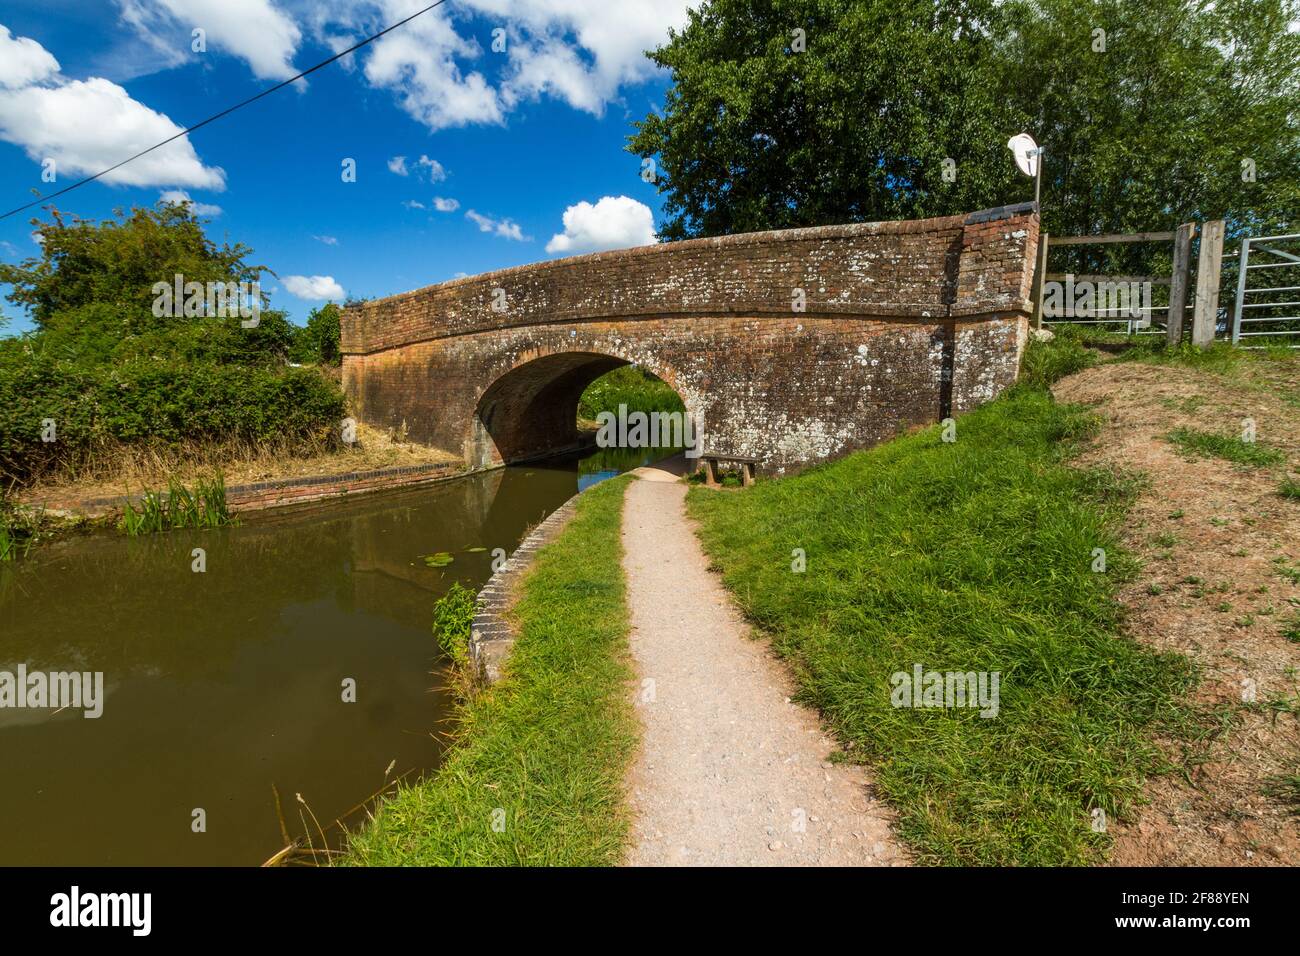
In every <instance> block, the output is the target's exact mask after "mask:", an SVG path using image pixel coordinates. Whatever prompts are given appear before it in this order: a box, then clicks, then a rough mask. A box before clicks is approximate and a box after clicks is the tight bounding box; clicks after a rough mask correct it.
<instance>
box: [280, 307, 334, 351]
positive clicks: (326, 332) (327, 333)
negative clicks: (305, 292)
mask: <svg viewBox="0 0 1300 956" xmlns="http://www.w3.org/2000/svg"><path fill="white" fill-rule="evenodd" d="M340 314H341V310H340V309H339V307H338V306H337V305H335V304H334V303H333V302H328V303H326V304H325V305H323V306H321V307H320V308H318V309H312V310H311V312H310V313H308V315H307V324H306V325H305V326H303V327H302V328H300V329H298V330H297V331H296V334H295V336H294V343H293V348H292V349H291V350H290V352H289V357H290V358H292V359H293V360H294V361H295V362H304V363H313V364H316V365H340V364H341V363H342V361H343V355H342V352H341V351H340V349H339V316H340Z"/></svg>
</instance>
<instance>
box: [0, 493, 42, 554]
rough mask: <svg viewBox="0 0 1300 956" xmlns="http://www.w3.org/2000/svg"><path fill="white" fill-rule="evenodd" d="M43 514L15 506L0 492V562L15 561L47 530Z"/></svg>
mask: <svg viewBox="0 0 1300 956" xmlns="http://www.w3.org/2000/svg"><path fill="white" fill-rule="evenodd" d="M46 525H47V522H46V521H44V520H43V516H42V515H40V514H35V513H33V512H32V511H30V510H22V509H19V508H15V507H14V506H13V505H12V504H10V502H9V500H8V499H7V498H6V497H5V496H4V494H3V493H2V492H0V562H4V561H16V560H17V559H18V558H21V557H23V556H24V555H25V554H27V552H28V551H30V550H31V548H32V546H33V545H34V544H35V543H36V542H37V541H38V540H39V539H40V538H41V537H42V535H43V534H44V533H46V532H47V531H48V528H47V527H46Z"/></svg>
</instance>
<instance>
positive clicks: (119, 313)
mask: <svg viewBox="0 0 1300 956" xmlns="http://www.w3.org/2000/svg"><path fill="white" fill-rule="evenodd" d="M33 225H34V226H36V227H37V230H38V231H39V233H40V236H41V253H40V255H39V256H37V257H33V258H29V259H27V260H25V261H24V262H22V263H20V264H18V265H11V264H4V263H0V282H8V283H11V284H12V285H13V289H12V291H11V292H10V294H9V300H10V301H11V302H13V303H14V304H15V305H20V306H22V307H24V308H26V309H28V310H29V311H30V313H31V316H32V321H33V324H34V325H35V326H36V331H35V333H34V334H33V335H31V336H29V337H28V340H27V343H26V344H27V345H28V346H29V347H30V348H31V349H32V350H33V351H36V352H49V353H50V354H52V355H53V357H55V358H58V359H72V360H76V361H81V362H122V361H128V360H131V359H136V358H147V357H154V358H167V359H177V360H181V361H208V362H215V363H218V364H227V363H235V364H283V363H284V361H286V359H287V357H288V352H289V347H290V344H291V343H292V341H293V337H294V331H295V330H294V327H293V326H292V325H291V324H290V323H289V321H288V319H287V318H286V317H285V315H284V313H283V312H278V311H274V310H271V309H267V308H265V305H266V301H267V300H266V296H265V295H262V297H261V305H262V306H263V308H262V310H261V314H260V316H259V318H258V322H257V324H256V325H255V326H251V327H248V328H245V327H244V325H243V324H242V322H243V320H242V317H241V316H238V315H225V316H215V315H203V316H199V317H195V316H189V317H186V316H184V315H183V314H180V313H178V312H175V311H166V312H164V313H163V314H157V313H156V311H155V309H154V308H153V306H154V300H155V298H156V297H157V294H156V292H155V291H154V286H155V284H157V283H159V282H163V283H167V284H168V285H171V284H172V283H173V282H174V278H175V276H176V275H181V276H182V277H183V279H184V281H185V282H187V283H189V282H198V283H201V284H204V285H206V284H207V283H222V284H239V283H249V284H254V283H259V282H260V281H261V277H262V275H263V274H264V273H266V272H268V271H269V270H267V269H266V268H265V267H264V266H258V265H251V264H249V263H248V262H246V261H245V260H246V258H247V257H248V255H249V254H250V253H251V252H252V250H251V249H249V248H248V247H246V246H244V245H241V244H238V243H236V244H235V245H233V246H232V245H229V244H224V245H220V246H218V245H217V244H216V243H214V242H212V241H211V240H209V239H208V238H207V236H206V235H205V234H204V232H203V226H202V223H201V222H200V221H199V220H198V219H197V218H196V217H195V215H194V212H193V209H192V207H191V206H190V205H188V204H185V203H167V202H161V203H159V204H158V205H157V206H156V207H155V208H152V209H146V208H138V207H137V208H132V209H131V210H130V211H129V212H124V211H122V210H117V211H116V212H115V217H114V218H113V219H108V220H103V221H95V220H90V219H82V218H79V217H75V216H74V217H69V216H67V215H65V214H64V213H61V212H59V211H58V210H57V209H51V210H50V221H48V222H41V221H39V220H33Z"/></svg>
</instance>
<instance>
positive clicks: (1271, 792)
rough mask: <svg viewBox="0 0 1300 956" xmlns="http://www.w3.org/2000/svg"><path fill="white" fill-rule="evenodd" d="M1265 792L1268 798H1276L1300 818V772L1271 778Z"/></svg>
mask: <svg viewBox="0 0 1300 956" xmlns="http://www.w3.org/2000/svg"><path fill="white" fill-rule="evenodd" d="M1264 792H1265V794H1267V795H1268V796H1271V797H1275V798H1276V799H1277V800H1278V801H1279V802H1281V803H1282V804H1284V805H1285V806H1286V807H1287V808H1288V809H1289V810H1290V811H1291V813H1293V814H1295V815H1296V816H1300V771H1297V772H1296V773H1293V774H1279V775H1278V776H1276V777H1272V778H1270V779H1269V781H1268V784H1267V786H1265V788H1264Z"/></svg>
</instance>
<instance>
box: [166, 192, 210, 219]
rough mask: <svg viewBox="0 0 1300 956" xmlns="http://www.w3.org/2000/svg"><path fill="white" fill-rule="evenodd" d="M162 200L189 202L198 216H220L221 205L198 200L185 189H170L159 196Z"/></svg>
mask: <svg viewBox="0 0 1300 956" xmlns="http://www.w3.org/2000/svg"><path fill="white" fill-rule="evenodd" d="M158 199H159V201H161V202H172V203H189V204H190V207H191V208H192V209H193V210H194V215H196V216H220V215H221V207H220V206H213V205H211V204H209V203H205V202H198V201H196V200H194V199H191V198H190V194H189V193H187V192H186V191H185V190H183V189H168V190H166V191H165V192H163V194H162V195H160V196H159V197H158Z"/></svg>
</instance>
